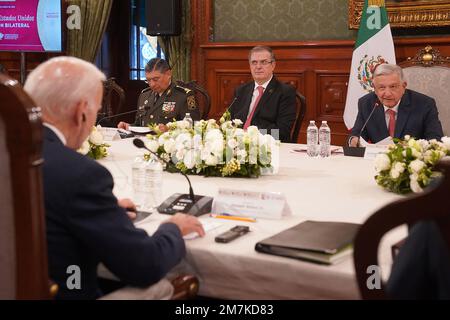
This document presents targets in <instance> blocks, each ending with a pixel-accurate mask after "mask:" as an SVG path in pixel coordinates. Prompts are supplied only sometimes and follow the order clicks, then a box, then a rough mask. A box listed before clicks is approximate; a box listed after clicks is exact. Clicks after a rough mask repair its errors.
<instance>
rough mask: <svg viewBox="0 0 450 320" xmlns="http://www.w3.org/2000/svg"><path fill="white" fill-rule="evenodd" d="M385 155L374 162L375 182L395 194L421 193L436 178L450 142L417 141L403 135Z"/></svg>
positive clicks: (443, 139) (382, 154) (447, 139)
mask: <svg viewBox="0 0 450 320" xmlns="http://www.w3.org/2000/svg"><path fill="white" fill-rule="evenodd" d="M394 143H395V144H393V145H391V146H389V149H388V151H387V152H386V153H380V154H378V155H377V157H376V158H375V163H374V164H375V170H376V171H377V175H376V176H375V180H376V182H377V183H378V185H380V186H381V187H383V188H385V189H387V190H389V191H392V192H395V193H400V194H404V193H409V192H411V191H412V192H415V193H418V192H422V191H423V188H424V187H426V186H427V185H428V184H429V183H430V181H431V179H432V178H434V177H436V176H438V175H439V172H435V171H433V168H434V166H435V165H436V164H437V163H438V162H439V160H441V159H442V158H443V157H444V156H445V155H450V138H449V137H443V138H442V140H441V142H439V141H437V140H435V139H433V140H430V141H427V140H416V139H414V138H411V137H410V136H408V135H406V136H405V139H404V140H398V139H394Z"/></svg>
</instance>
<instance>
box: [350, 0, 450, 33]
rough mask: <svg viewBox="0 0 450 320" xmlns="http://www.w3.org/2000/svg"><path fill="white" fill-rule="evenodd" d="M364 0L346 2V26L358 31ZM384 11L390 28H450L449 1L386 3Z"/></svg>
mask: <svg viewBox="0 0 450 320" xmlns="http://www.w3.org/2000/svg"><path fill="white" fill-rule="evenodd" d="M363 6H364V0H349V1H348V24H349V28H350V29H358V28H359V23H360V21H361V14H362V9H363ZM386 9H387V12H388V16H389V22H390V25H391V27H392V28H414V27H442V26H450V1H449V0H428V1H424V0H419V1H401V2H394V1H386Z"/></svg>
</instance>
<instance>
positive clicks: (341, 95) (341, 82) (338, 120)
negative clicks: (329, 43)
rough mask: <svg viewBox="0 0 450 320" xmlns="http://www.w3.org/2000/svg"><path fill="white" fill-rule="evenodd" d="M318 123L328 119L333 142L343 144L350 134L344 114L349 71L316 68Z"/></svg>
mask: <svg viewBox="0 0 450 320" xmlns="http://www.w3.org/2000/svg"><path fill="white" fill-rule="evenodd" d="M314 73H315V77H316V85H315V89H316V90H315V99H316V107H315V110H316V114H317V116H316V119H315V120H316V124H317V126H320V123H321V121H327V122H328V125H329V126H330V129H331V132H332V143H333V144H337V145H342V144H343V143H344V141H345V140H346V137H347V135H348V130H347V128H346V127H345V125H344V126H343V120H342V115H343V112H344V108H345V100H346V96H347V87H348V77H349V74H348V71H345V70H315V71H314Z"/></svg>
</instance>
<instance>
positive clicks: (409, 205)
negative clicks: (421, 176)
mask: <svg viewBox="0 0 450 320" xmlns="http://www.w3.org/2000/svg"><path fill="white" fill-rule="evenodd" d="M437 170H440V171H442V172H443V178H442V179H441V181H439V183H437V185H435V186H433V187H430V188H428V189H426V190H425V191H424V192H423V193H421V194H414V195H410V196H408V197H406V198H404V199H401V200H398V201H395V202H393V203H390V204H388V205H386V206H385V207H383V208H381V209H379V210H378V211H377V212H375V213H374V214H373V215H372V216H370V217H369V218H368V219H367V221H365V222H364V224H363V225H362V226H361V228H360V229H359V231H358V233H357V235H356V237H355V241H354V263H355V271H356V277H357V280H358V286H359V290H360V293H361V296H362V298H363V299H386V298H387V297H386V293H385V289H384V287H385V286H384V284H383V283H382V285H381V289H372V290H370V289H369V288H368V287H367V280H368V277H369V275H370V274H368V273H367V268H368V267H369V266H378V265H379V264H378V247H379V243H380V240H381V238H382V237H383V235H384V234H386V233H387V232H388V231H390V230H392V229H394V228H395V227H398V226H401V225H403V224H407V225H413V224H415V223H416V222H418V221H421V220H434V221H436V223H437V225H438V226H439V228H440V231H441V233H442V236H443V237H444V239H445V240H446V242H447V244H448V245H449V247H450V231H449V230H450V209H449V207H448V206H447V205H436V204H438V203H442V204H445V203H446V200H447V199H448V198H449V197H450V161H448V160H445V161H441V162H440V163H439V164H438V165H437Z"/></svg>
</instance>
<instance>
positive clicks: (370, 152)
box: [364, 145, 387, 160]
mask: <svg viewBox="0 0 450 320" xmlns="http://www.w3.org/2000/svg"><path fill="white" fill-rule="evenodd" d="M386 150H387V146H379V145H367V146H366V151H365V152H364V159H366V160H373V159H375V157H376V156H377V154H379V153H380V152H385V151H386Z"/></svg>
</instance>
